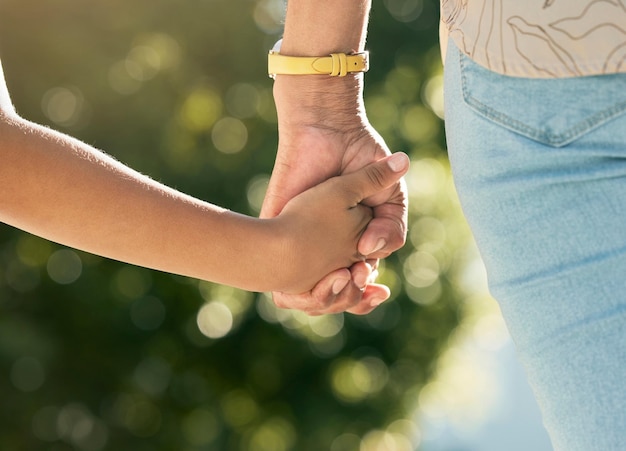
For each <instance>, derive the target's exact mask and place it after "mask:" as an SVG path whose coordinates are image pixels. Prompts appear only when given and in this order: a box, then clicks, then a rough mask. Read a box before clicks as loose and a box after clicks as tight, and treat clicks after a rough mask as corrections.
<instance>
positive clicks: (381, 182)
mask: <svg viewBox="0 0 626 451" xmlns="http://www.w3.org/2000/svg"><path fill="white" fill-rule="evenodd" d="M408 169H409V157H408V156H407V155H406V154H405V153H402V152H397V153H394V154H393V155H390V156H388V157H386V158H382V159H380V160H378V161H376V162H375V163H371V164H369V165H367V166H365V167H363V168H361V169H359V170H357V171H355V172H352V173H350V174H347V175H344V176H342V177H341V178H342V181H343V182H344V183H345V186H347V187H349V188H350V190H351V191H352V192H354V193H355V194H356V195H357V197H358V199H356V202H361V201H362V200H363V199H365V198H367V197H370V196H373V195H374V194H376V193H378V192H380V191H382V190H384V189H386V188H388V187H390V186H391V185H393V184H394V183H396V182H398V181H399V180H400V178H401V177H402V176H403V175H404V174H406V172H407V171H408Z"/></svg>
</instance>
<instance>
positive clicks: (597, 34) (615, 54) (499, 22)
mask: <svg viewBox="0 0 626 451" xmlns="http://www.w3.org/2000/svg"><path fill="white" fill-rule="evenodd" d="M441 21H442V23H441V31H442V40H441V43H442V47H443V48H444V50H445V43H446V41H447V35H448V34H449V36H450V37H451V38H452V39H453V40H454V42H455V43H456V45H457V46H458V48H459V49H460V50H461V51H462V52H463V53H465V54H466V55H468V56H469V57H470V58H472V59H473V60H474V61H476V62H477V63H479V64H481V65H483V66H485V67H487V68H489V69H491V70H493V71H495V72H499V73H501V74H505V75H512V76H519V77H535V78H555V77H576V76H581V75H600V74H609V73H617V72H624V73H626V0H441Z"/></svg>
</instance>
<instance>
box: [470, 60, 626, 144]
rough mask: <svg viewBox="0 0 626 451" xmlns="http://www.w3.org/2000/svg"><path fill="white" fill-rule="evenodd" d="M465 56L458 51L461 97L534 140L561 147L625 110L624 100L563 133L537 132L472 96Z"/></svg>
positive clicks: (503, 124) (483, 113)
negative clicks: (468, 84)
mask: <svg viewBox="0 0 626 451" xmlns="http://www.w3.org/2000/svg"><path fill="white" fill-rule="evenodd" d="M465 58H468V57H467V56H464V55H463V54H461V53H460V52H459V64H460V68H461V81H462V83H461V85H462V90H463V99H464V100H465V102H466V103H467V104H468V105H469V106H471V107H472V108H473V109H474V110H475V111H476V112H477V113H479V114H480V115H482V116H484V117H485V118H487V119H490V120H492V121H495V122H497V123H499V124H500V125H502V126H503V127H506V128H508V129H509V130H512V131H514V132H516V133H519V134H521V135H523V136H526V137H529V138H531V139H534V140H535V141H540V142H545V143H546V144H549V145H551V146H553V147H563V146H565V145H567V144H569V143H571V142H572V141H574V140H576V139H577V138H579V137H580V136H582V135H583V134H585V133H587V132H589V131H591V130H593V129H595V128H597V127H599V126H601V125H603V124H605V123H606V122H608V121H610V120H611V119H613V118H614V117H616V116H618V115H620V114H622V113H624V112H625V111H626V102H622V103H618V104H616V105H614V106H612V107H610V108H608V109H605V110H602V111H600V112H598V113H595V114H593V115H591V116H589V117H586V118H585V119H584V120H583V121H580V122H578V123H576V124H575V125H573V126H572V127H569V128H568V129H567V131H566V132H565V133H546V132H539V130H537V129H536V128H534V127H530V126H528V125H527V124H525V123H523V122H521V121H518V120H517V119H514V118H512V117H511V116H509V115H507V114H504V113H502V112H500V111H498V110H495V109H494V108H492V107H490V106H487V105H485V104H484V103H482V102H481V101H479V100H478V99H476V98H475V97H473V96H472V95H471V94H470V93H469V92H468V88H467V77H466V71H465V70H464V69H465V67H466V66H465V64H466V63H465Z"/></svg>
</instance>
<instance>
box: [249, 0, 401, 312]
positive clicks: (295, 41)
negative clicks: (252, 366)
mask: <svg viewBox="0 0 626 451" xmlns="http://www.w3.org/2000/svg"><path fill="white" fill-rule="evenodd" d="M369 9H370V1H369V0H289V2H288V6H287V14H286V20H285V30H284V36H283V42H282V47H281V53H282V54H284V55H289V56H321V55H328V54H330V53H336V52H343V53H351V52H360V51H363V50H364V47H365V37H366V30H367V20H368V15H369ZM274 100H275V102H276V109H277V112H278V130H279V146H278V153H277V156H276V164H275V167H274V171H273V174H272V178H271V180H270V184H269V187H268V192H267V195H266V199H265V202H264V205H263V209H262V212H261V214H262V217H272V216H274V215H277V214H278V213H279V212H280V211H281V210H282V208H283V206H284V205H285V204H286V203H287V202H288V200H289V199H290V198H292V197H293V196H295V195H296V194H298V193H300V192H301V191H303V190H305V189H307V188H309V187H311V186H314V185H316V184H318V183H320V182H321V181H323V180H325V179H327V178H329V177H332V176H335V175H338V174H345V173H349V172H352V171H355V170H356V169H358V168H361V167H363V166H365V165H367V164H369V163H371V162H372V161H376V160H378V159H379V158H382V157H385V156H387V155H389V153H390V152H389V149H388V148H387V146H386V145H385V143H384V141H383V140H382V139H381V138H380V136H379V135H378V134H377V133H376V131H375V130H374V129H373V128H372V127H371V125H370V124H369V122H368V120H367V117H366V114H365V107H364V105H363V74H356V75H355V74H348V75H347V76H346V77H330V76H322V75H278V76H277V77H276V80H275V82H274ZM406 201H407V196H406V189H405V187H404V185H403V184H402V182H398V183H396V184H394V185H393V186H391V187H390V188H388V189H387V190H385V191H382V192H380V193H378V194H376V195H375V196H372V197H371V198H369V199H367V200H366V203H367V204H368V205H370V206H372V207H373V212H374V219H373V220H372V221H371V222H370V224H369V226H368V228H367V229H366V231H365V232H364V233H363V235H362V237H361V240H360V242H359V251H360V253H362V254H363V255H366V256H367V257H368V259H369V263H370V264H371V266H368V265H365V264H362V263H360V264H357V265H354V266H353V267H351V268H350V272H351V274H348V273H347V270H346V271H345V272H343V273H341V272H337V273H334V274H332V275H330V276H329V277H327V278H325V279H323V280H322V281H320V283H319V284H318V286H316V288H315V289H314V290H313V291H312V292H310V293H307V294H306V295H299V296H289V295H285V294H284V293H274V300H275V302H276V303H277V305H280V306H283V307H290V308H299V309H303V310H306V309H311V308H315V309H316V310H317V311H324V309H332V310H337V309H338V308H341V309H343V310H347V311H350V312H353V313H361V314H362V313H367V312H369V311H371V310H372V309H373V308H375V307H376V306H377V305H378V304H380V303H381V302H382V301H384V300H385V299H386V298H387V297H388V296H389V293H388V290H387V288H386V287H384V286H381V285H376V284H372V283H367V282H368V281H369V282H371V281H372V280H373V277H371V276H370V269H371V267H372V266H373V267H374V268H375V267H376V265H377V259H379V258H384V257H386V256H388V255H389V254H390V253H391V252H393V251H394V250H397V249H398V248H399V247H401V246H402V245H403V244H404V241H405V237H406V214H407V203H406ZM374 275H375V273H374ZM350 276H351V279H350V280H349V279H348V277H350ZM342 282H344V283H345V282H347V285H346V289H345V290H344V291H341V292H339V293H336V290H332V287H333V286H334V287H337V286H341V283H342ZM355 288H359V289H355ZM360 289H363V290H360Z"/></svg>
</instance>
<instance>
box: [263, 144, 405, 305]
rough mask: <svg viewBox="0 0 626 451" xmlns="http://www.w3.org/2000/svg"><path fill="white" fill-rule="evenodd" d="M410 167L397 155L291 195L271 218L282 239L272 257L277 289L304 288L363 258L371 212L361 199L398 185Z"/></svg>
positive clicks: (301, 290) (285, 290)
mask: <svg viewBox="0 0 626 451" xmlns="http://www.w3.org/2000/svg"><path fill="white" fill-rule="evenodd" d="M408 167H409V159H408V157H407V155H406V154H404V153H401V152H399V153H395V154H393V155H391V156H389V157H386V158H383V159H381V160H379V161H377V162H375V163H372V164H370V165H368V166H365V167H363V168H362V169H360V170H358V171H355V172H352V173H350V174H346V175H341V176H338V177H333V178H331V179H328V180H326V181H324V182H323V183H321V184H319V185H317V186H315V187H313V188H311V189H309V190H307V191H305V192H303V193H301V194H300V195H298V196H296V197H294V198H293V199H291V200H290V201H289V202H288V203H287V205H286V206H285V208H284V209H283V210H282V212H281V213H280V215H279V216H277V217H276V218H274V220H275V221H276V223H277V225H278V228H277V234H278V235H277V236H279V237H280V238H279V239H280V240H281V245H280V248H279V249H280V250H279V252H278V255H276V257H277V258H276V261H275V264H276V266H275V271H276V273H275V275H276V277H279V278H280V279H281V281H283V283H282V284H281V286H283V287H284V288H283V289H282V290H281V291H283V292H287V293H302V292H305V291H307V290H310V289H311V288H312V287H313V286H314V285H315V284H316V283H317V282H318V281H319V280H321V279H322V277H324V276H325V275H327V274H329V273H330V272H332V271H334V270H336V269H339V268H347V267H350V266H351V265H352V264H353V263H355V262H358V261H364V260H365V257H366V256H364V255H361V254H360V253H359V252H358V251H357V243H358V241H359V238H360V236H361V234H362V233H363V231H364V230H365V228H366V227H367V224H368V223H369V221H370V220H371V219H372V210H371V208H370V207H367V206H365V205H363V204H362V201H363V200H364V199H367V198H368V197H370V196H373V195H375V194H377V193H378V192H380V191H382V190H384V189H385V188H387V187H389V186H391V185H392V184H394V183H396V182H397V181H398V180H399V179H400V178H401V177H402V176H403V175H404V174H405V173H406V172H407V170H408ZM279 271H280V272H279Z"/></svg>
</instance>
